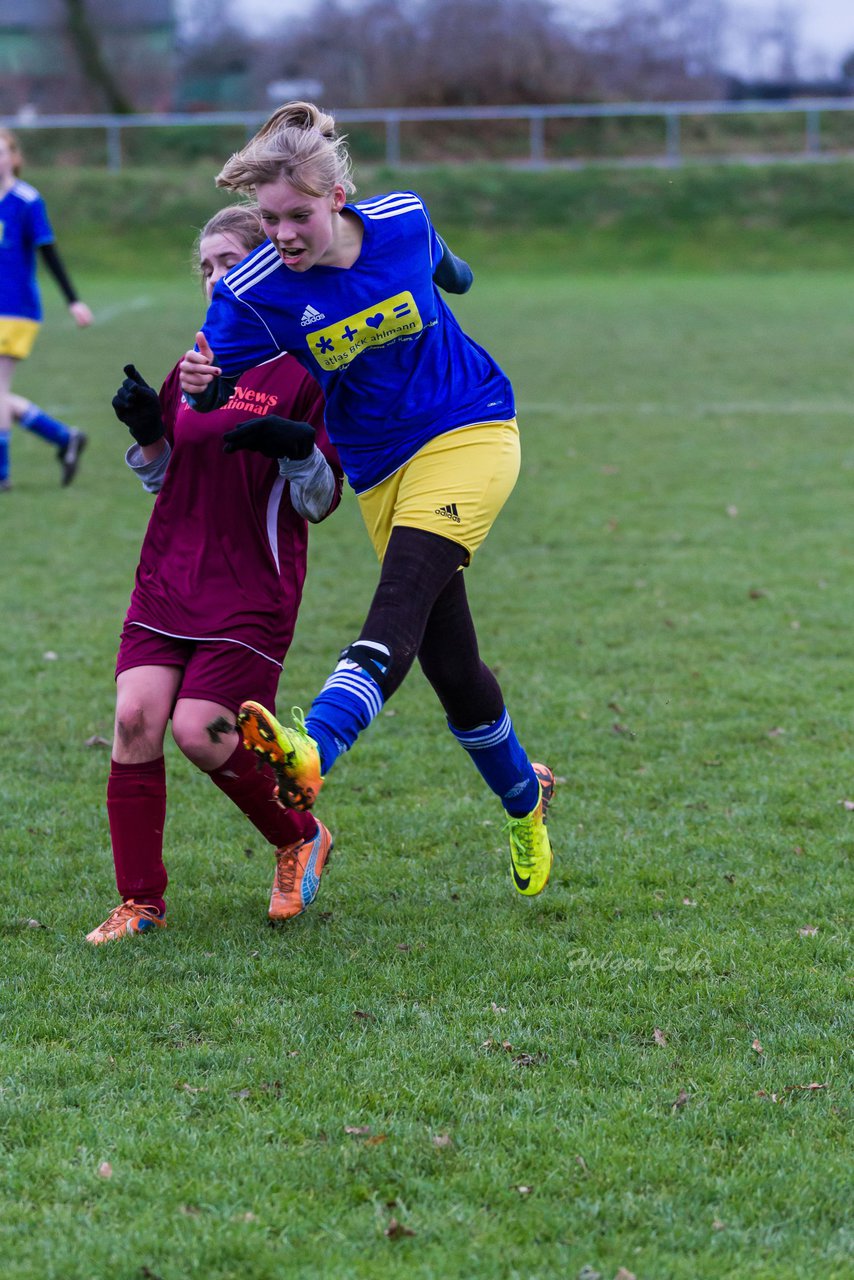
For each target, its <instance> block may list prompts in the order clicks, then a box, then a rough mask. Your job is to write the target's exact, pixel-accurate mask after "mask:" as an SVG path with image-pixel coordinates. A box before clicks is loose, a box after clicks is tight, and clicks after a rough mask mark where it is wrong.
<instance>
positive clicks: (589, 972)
mask: <svg viewBox="0 0 854 1280" xmlns="http://www.w3.org/2000/svg"><path fill="white" fill-rule="evenodd" d="M524 248H525V246H524V245H520V247H519V252H518V255H517V262H518V263H521V262H523V261H524ZM507 261H508V262H509V263H510V264H511V265H510V266H508V267H506V268H505V269H503V270H501V271H497V270H495V271H492V272H482V273H481V274H480V275H479V276H478V278H477V282H476V287H475V289H474V290H473V292H472V294H471V295H470V296H469V297H468V298H466V299H463V300H461V302H460V304H459V306H458V311H459V314H460V315H461V317H462V319H463V321H464V323H465V324H466V325H467V327H469V329H470V330H471V331H472V332H473V333H474V334H475V335H476V336H477V337H478V338H479V339H480V340H481V341H483V342H484V344H485V345H487V346H489V347H490V348H491V349H492V350H493V351H494V352H495V353H496V355H497V356H498V357H499V358H500V359H501V361H502V363H503V364H504V365H505V366H506V367H507V369H508V371H510V373H511V374H512V376H513V379H514V381H515V384H516V386H517V390H518V395H519V416H520V422H521V427H522V431H523V442H524V469H523V475H522V478H521V480H520V483H519V485H518V488H517V490H516V493H515V494H514V496H513V499H512V500H511V502H510V504H509V506H508V508H507V509H506V510H505V512H504V514H503V515H502V517H501V520H500V521H499V523H498V525H497V526H496V528H495V529H494V531H493V533H492V534H491V535H490V538H489V540H488V542H487V544H486V546H485V547H484V549H483V551H482V552H481V553H480V555H479V557H478V559H477V561H476V563H475V566H474V568H473V570H472V571H471V574H470V579H469V582H470V591H471V596H472V600H473V606H474V609H475V612H476V617H477V620H478V624H479V632H480V637H481V645H482V650H483V652H484V656H485V657H486V658H487V660H488V661H489V662H491V663H492V664H493V665H494V666H495V667H496V669H497V670H498V672H499V674H500V678H501V681H502V684H503V687H504V690H505V694H506V697H507V700H508V704H509V706H510V709H511V711H512V712H513V714H514V717H515V719H516V722H517V726H518V728H519V731H520V736H521V737H522V738H523V740H524V742H525V743H526V744H527V745H528V746H529V749H530V750H531V752H532V753H533V754H534V755H535V756H537V757H539V758H542V759H545V760H548V761H549V762H550V763H551V764H552V766H553V767H554V769H555V772H556V773H557V774H558V775H559V777H560V779H561V780H562V782H561V785H560V787H559V789H558V792H557V796H556V800H555V803H554V807H553V811H552V812H553V819H552V824H551V825H552V830H553V840H554V844H555V846H556V849H557V857H556V864H555V871H554V875H553V878H552V882H551V884H550V885H549V887H548V889H547V890H546V892H545V893H544V895H543V896H542V898H540V899H535V900H530V901H527V900H522V899H520V898H519V897H517V896H515V895H514V893H513V890H512V887H511V884H510V881H509V874H508V863H507V858H506V854H505V848H504V837H503V833H502V829H501V812H500V809H499V808H498V806H497V805H496V803H495V802H494V800H493V799H492V798H491V797H490V796H489V795H488V793H487V792H486V791H485V789H484V788H483V787H482V785H481V784H480V783H479V781H478V779H477V777H476V775H475V774H474V771H473V770H472V768H471V766H470V764H469V762H468V760H467V759H466V758H465V756H464V755H463V753H462V752H460V751H459V749H458V748H457V747H456V746H455V744H454V743H453V741H452V740H451V738H450V736H449V735H448V734H447V733H446V732H445V731H444V729H443V723H442V718H441V715H440V713H439V709H438V706H437V705H436V704H435V703H434V701H433V699H432V695H431V694H430V691H429V689H428V687H427V685H426V684H425V682H424V680H423V678H422V677H421V675H420V673H418V672H413V674H412V676H411V677H410V679H409V680H408V681H407V684H406V685H405V686H404V688H403V689H402V690H401V691H400V693H399V694H398V695H397V696H396V697H395V699H394V701H393V702H392V703H391V704H390V706H389V707H388V708H387V710H386V713H385V714H384V716H383V717H382V718H381V720H380V721H379V722H378V723H377V724H376V725H374V726H373V728H372V729H371V730H370V732H369V733H368V734H367V735H366V737H365V739H364V741H363V742H362V743H360V745H359V748H358V749H357V750H356V751H355V752H354V753H353V755H352V756H351V757H349V758H345V759H344V760H343V761H342V762H341V763H340V764H339V765H338V767H337V768H336V770H335V773H334V774H333V775H332V777H331V780H330V781H329V783H328V784H327V787H326V789H325V790H324V793H323V798H322V803H321V813H322V816H323V818H324V820H325V821H326V822H327V823H328V824H329V826H330V827H331V828H332V830H333V831H334V833H335V837H336V857H335V859H334V861H333V864H332V868H331V870H330V873H329V875H328V877H326V878H325V880H324V884H323V888H322V891H321V895H320V898H319V899H318V902H317V904H316V906H315V907H314V908H313V909H312V911H311V912H309V913H308V914H307V915H306V916H305V917H303V918H302V919H300V920H299V921H296V922H294V923H293V924H292V925H291V926H290V927H288V928H285V929H281V930H271V929H270V928H268V927H267V925H266V921H265V911H266V901H267V894H268V890H269V882H270V879H271V875H272V860H271V858H270V856H269V854H268V852H267V851H266V849H265V848H264V846H263V842H262V841H261V839H260V838H259V837H257V836H256V835H255V833H254V831H253V829H252V828H250V827H249V826H248V824H246V822H245V820H243V819H242V818H241V817H240V816H239V815H238V814H237V813H236V811H234V810H232V809H231V807H230V806H229V804H228V802H227V801H226V800H225V798H224V797H223V796H222V795H221V794H220V793H218V792H216V791H215V790H214V788H213V787H212V786H211V785H210V784H209V783H208V782H207V781H206V780H205V779H204V778H203V777H201V776H199V775H198V774H195V773H194V772H193V771H192V769H191V768H190V767H189V766H188V765H187V764H186V762H184V761H183V760H182V758H181V757H180V756H179V755H178V753H177V752H176V751H175V749H174V747H173V746H171V744H170V747H169V748H168V750H167V764H168V769H169V784H170V809H169V819H168V824H167V833H166V834H167V840H166V845H167V863H168V867H169V870H170V873H171V877H172V883H171V888H170V893H169V908H170V928H169V930H168V931H167V932H166V933H165V934H161V935H158V936H156V937H154V938H149V939H145V940H141V941H139V942H138V943H128V944H124V943H122V944H117V945H114V946H111V947H105V948H101V949H99V950H98V951H94V950H92V949H91V948H87V946H86V945H85V944H84V942H83V935H84V934H85V932H86V931H87V930H88V929H90V928H91V927H93V926H94V925H95V924H96V923H98V921H99V920H100V919H101V918H103V916H104V915H105V914H106V912H107V910H108V909H109V908H110V907H111V906H112V905H113V904H114V901H115V886H114V882H113V878H112V864H111V859H110V854H109V840H108V834H107V824H106V815H105V810H104V788H105V782H106V776H107V769H108V754H109V753H108V749H107V747H105V746H103V745H97V744H96V745H90V743H91V740H92V739H93V738H95V739H97V738H101V739H108V738H109V737H110V734H111V727H112V710H113V679H112V671H113V660H114V655H115V648H116V643H117V638H118V633H119V629H120V624H121V619H122V616H123V611H124V609H125V606H126V603H127V598H128V594H129V591H130V585H131V579H132V572H133V568H134V565H135V562H136V554H137V550H138V546H139V542H140V538H141V535H142V532H143V530H144V527H145V522H146V519H147V515H148V511H149V509H150V499H149V498H148V497H147V496H146V495H144V494H143V493H142V491H141V490H139V489H138V486H136V484H135V482H134V481H133V479H132V477H131V476H130V475H129V474H128V473H127V472H126V470H125V468H124V465H123V462H122V455H123V451H124V448H125V445H126V442H127V434H126V432H125V431H124V428H122V427H120V426H119V425H118V424H117V423H116V422H115V421H114V420H113V419H112V415H111V411H110V408H109V400H110V397H111V395H112V393H113V390H114V388H115V387H116V385H117V384H118V381H119V380H120V377H121V366H122V364H123V363H124V362H125V361H127V360H134V361H135V362H136V363H137V364H138V366H139V367H140V368H141V370H142V371H143V372H144V373H145V374H146V375H147V376H148V377H149V378H150V379H151V380H155V379H157V378H160V377H162V376H163V375H164V374H165V373H166V371H167V369H168V368H169V367H170V365H171V363H172V362H173V360H174V359H176V358H177V356H178V355H179V354H180V353H181V352H182V351H183V350H184V348H185V346H186V345H187V344H188V343H189V341H190V340H191V338H192V334H193V332H194V330H195V327H196V324H197V322H198V319H199V317H200V315H201V312H202V308H201V304H200V302H199V299H198V295H197V294H196V292H195V290H194V286H193V285H192V283H191V282H190V281H189V279H188V280H186V281H182V280H180V279H178V280H177V281H176V280H174V279H173V280H169V281H164V280H160V279H147V278H140V277H139V276H136V277H134V278H121V277H120V276H112V277H110V278H108V277H106V276H97V275H93V276H90V277H89V278H87V279H86V280H85V281H81V285H82V284H85V290H83V293H84V296H85V297H86V299H87V301H89V302H90V303H91V305H92V306H93V307H94V308H95V310H96V312H97V313H98V315H99V323H98V325H97V326H96V327H95V328H94V329H92V330H90V331H88V332H86V333H77V332H74V331H72V328H71V325H70V323H69V322H68V321H67V320H66V318H65V317H64V316H63V315H61V314H60V308H59V307H58V306H56V305H54V301H53V299H52V298H51V308H50V313H49V323H48V325H47V326H46V328H45V331H44V333H43V334H42V336H41V338H40V339H39V344H38V347H37V350H36V354H35V355H34V357H33V359H32V360H31V361H30V362H29V364H28V365H27V366H25V367H24V368H23V369H22V370H21V373H20V376H19V378H18V380H17V384H16V389H17V390H18V391H20V392H21V393H23V394H29V395H31V396H33V397H34V398H37V399H38V400H39V401H40V402H41V403H42V404H44V405H45V407H47V408H49V409H52V410H54V411H56V412H58V413H61V414H65V415H67V416H68V417H69V418H70V419H72V420H73V421H74V422H76V423H78V424H80V425H83V426H85V427H86V429H87V430H88V431H89V432H90V435H91V445H90V448H89V451H88V453H87V454H86V455H85V459H84V463H83V466H82V469H81V472H80V476H79V478H78V480H77V481H76V482H75V484H74V485H73V486H72V487H71V488H69V489H67V490H60V489H59V487H58V468H57V465H56V462H55V461H54V459H53V457H52V456H51V453H50V451H49V450H48V449H47V448H46V447H45V446H44V445H43V444H42V443H41V442H40V441H38V440H35V439H33V438H31V437H29V436H25V435H24V434H23V433H22V432H20V431H16V436H15V440H14V482H15V488H14V490H13V491H12V492H11V493H9V494H7V495H3V497H2V507H0V528H2V532H3V542H4V561H5V565H6V571H5V573H4V575H3V577H2V580H0V615H1V616H2V618H3V626H2V633H0V642H2V650H1V651H0V677H2V682H3V687H4V689H5V696H4V698H3V704H2V708H0V732H1V733H2V738H3V746H4V750H3V772H2V782H1V783H0V786H2V792H0V804H1V805H2V814H3V831H2V855H1V856H2V876H3V895H2V907H0V932H2V952H0V957H2V958H1V959H0V967H1V968H2V1008H0V1018H2V1049H0V1148H2V1162H0V1187H1V1188H2V1195H0V1257H2V1259H3V1261H2V1264H0V1271H2V1275H3V1277H4V1280H24V1278H26V1280H31V1278H32V1280H96V1278H97V1280H101V1277H104V1278H106V1277H111V1278H113V1277H115V1278H117V1280H118V1278H120V1280H125V1278H127V1280H137V1278H138V1280H142V1278H148V1280H152V1278H154V1277H159V1278H160V1280H188V1278H193V1280H196V1278H198V1280H224V1278H225V1277H229V1278H230V1277H235V1278H237V1277H251V1278H252V1280H273V1278H274V1277H275V1278H278V1277H285V1276H286V1277H300V1278H302V1277H312V1278H313V1277H317V1278H318V1280H327V1278H329V1277H334V1278H335V1280H337V1278H339V1277H346V1278H349V1277H383V1278H385V1277H388V1278H390V1280H396V1278H397V1277H406V1278H407V1280H408V1278H409V1277H413V1278H417V1280H427V1278H430V1280H451V1278H457V1277H458V1278H460V1280H468V1278H470V1277H490V1278H492V1277H502V1278H504V1277H508V1278H509V1277H518V1278H520V1280H535V1278H536V1280H546V1278H547V1277H549V1278H551V1277H568V1278H570V1280H574V1278H575V1277H579V1276H580V1277H584V1278H586V1280H593V1277H594V1276H596V1275H599V1276H601V1277H602V1280H612V1278H613V1277H615V1276H617V1275H619V1276H621V1277H623V1278H624V1280H625V1276H626V1275H627V1274H630V1275H633V1276H636V1277H637V1280H745V1278H747V1277H750V1278H756V1280H758V1278H762V1280H772V1278H773V1280H788V1278H793V1277H798V1278H803V1280H817V1278H818V1277H822V1280H831V1278H837V1280H842V1278H843V1277H850V1276H851V1274H852V1266H854V1263H852V1254H851V1236H850V1232H849V1231H848V1230H847V1228H846V1218H847V1215H848V1214H849V1213H850V1181H849V1179H848V1174H850V1148H849V1149H848V1150H846V1147H845V1138H844V1133H845V1128H844V1126H845V1121H846V1106H847V1101H848V1097H847V1093H846V1087H847V1083H848V1082H850V1062H849V1061H847V1060H846V1056H845V1055H846V1050H847V1047H848V1042H847V1041H846V1037H845V1030H846V1017H845V998H846V990H847V988H846V970H845V964H846V924H847V907H848V905H850V903H846V892H847V890H848V889H849V888H850V879H849V880H847V881H846V879H845V876H846V858H847V855H850V852H851V850H852V845H854V836H853V835H852V832H854V827H852V824H854V812H851V809H852V807H854V805H852V802H854V777H852V759H853V757H854V752H853V751H852V745H854V738H852V725H851V657H852V640H851V636H852V628H851V580H852V542H851V490H852V482H854V441H852V435H851V406H852V403H854V364H852V360H851V350H852V339H854V328H853V327H852V310H851V297H852V287H854V279H852V276H851V275H844V274H839V275H830V274H825V275H822V274H815V275H807V274H805V273H801V274H799V273H798V272H797V271H792V272H789V273H778V274H767V275H762V276H760V275H747V274H744V275H734V274H731V275H726V274H716V275H703V274H697V275H695V276H693V277H677V276H673V275H670V276H656V275H644V274H633V275H629V276H624V277H617V276H614V275H609V274H601V275H596V274H587V275H585V276H573V275H571V274H569V273H566V272H563V271H558V272H554V273H552V274H551V275H545V274H544V273H543V272H542V271H538V272H537V273H535V274H526V273H525V272H524V270H521V269H518V268H517V269H515V270H514V269H512V262H513V254H512V252H508V254H507ZM475 266H476V267H477V263H476V262H475ZM45 291H46V293H47V291H48V286H46V290H45ZM375 578H376V569H375V566H374V563H373V560H372V554H371V551H370V548H369V545H368V541H367V538H366V537H365V535H364V533H363V530H362V528H361V525H360V521H359V518H358V514H357V512H356V508H355V503H354V501H353V500H352V495H349V497H348V499H347V500H345V504H344V506H343V508H342V510H341V511H340V512H339V513H338V514H336V516H335V517H334V518H333V519H332V520H331V521H329V522H328V524H327V525H325V526H323V527H321V528H320V529H318V530H316V531H315V533H314V535H313V545H312V553H311V568H310V573H309V581H308V586H307V592H306V599H305V604H304V608H303V612H302V615H301V620H300V625H299V629H298V634H297V640H296V642H295V645H294V649H293V651H292V655H291V658H290V660H289V663H288V667H287V670H286V673H285V676H284V679H283V683H282V686H281V692H280V698H281V705H284V706H288V705H290V703H292V702H296V703H301V704H303V705H307V703H308V701H309V700H310V697H311V694H312V693H313V692H314V691H315V690H316V688H317V686H318V685H319V683H320V681H321V680H322V679H323V678H324V677H325V675H326V673H327V671H328V669H329V668H330V665H331V664H332V662H333V661H334V659H335V656H336V654H337V651H338V648H339V647H340V646H341V645H342V644H343V643H345V642H347V641H348V640H349V639H350V638H351V637H352V636H353V635H354V633H355V631H356V629H357V628H358V626H359V625H360V623H361V620H362V617H363V614H364V612H365V609H366V606H367V602H368V599H369V597H370V593H371V590H372V586H373V583H374V581H375ZM845 802H848V803H847V804H846V803H845ZM849 1007H850V1006H849ZM847 1026H848V1029H849V1030H850V1022H848V1023H847ZM806 1086H815V1087H814V1088H807V1087H806ZM107 1174H109V1176H105V1175H107ZM846 1204H848V1206H849V1209H848V1210H847V1211H846V1208H845V1206H846ZM395 1224H397V1225H395Z"/></svg>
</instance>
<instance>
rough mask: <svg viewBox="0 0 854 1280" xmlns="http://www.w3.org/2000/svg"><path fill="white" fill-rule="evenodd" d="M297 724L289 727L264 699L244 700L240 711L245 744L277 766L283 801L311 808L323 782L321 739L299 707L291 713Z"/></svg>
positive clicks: (283, 802) (274, 766)
mask: <svg viewBox="0 0 854 1280" xmlns="http://www.w3.org/2000/svg"><path fill="white" fill-rule="evenodd" d="M291 714H292V715H293V718H294V727H293V728H292V729H286V728H285V726H284V725H281V724H279V722H278V720H277V719H276V717H275V716H274V715H273V713H272V712H271V711H267V709H266V708H265V707H262V706H261V704H260V702H244V703H243V704H242V705H241V707H240V710H239V711H238V713H237V723H238V725H239V727H240V731H241V733H242V734H243V745H244V747H246V749H247V750H248V751H254V752H255V754H256V755H258V756H260V757H261V758H262V760H266V761H267V763H268V764H270V765H271V766H272V768H273V771H274V773H275V775H276V778H277V779H278V783H279V803H280V804H283V805H284V806H285V808H287V809H300V810H304V809H310V808H311V807H312V805H313V804H314V802H315V800H316V799H317V795H318V792H319V791H320V788H321V787H322V786H323V778H322V777H321V775H320V755H319V753H318V750H317V743H316V742H315V741H314V739H313V738H310V737H309V736H308V734H307V733H306V731H305V721H304V719H303V714H302V711H300V709H299V707H294V708H293V711H292V713H291Z"/></svg>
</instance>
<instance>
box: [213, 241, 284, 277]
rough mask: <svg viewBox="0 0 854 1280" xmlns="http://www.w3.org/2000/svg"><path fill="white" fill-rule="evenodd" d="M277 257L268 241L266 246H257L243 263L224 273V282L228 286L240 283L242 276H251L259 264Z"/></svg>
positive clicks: (273, 246)
mask: <svg viewBox="0 0 854 1280" xmlns="http://www.w3.org/2000/svg"><path fill="white" fill-rule="evenodd" d="M271 256H273V257H278V256H279V255H278V253H277V251H276V246H275V245H274V244H273V243H272V242H271V241H270V240H268V241H267V243H266V244H263V245H259V246H258V248H257V249H255V250H254V251H253V252H252V253H251V254H250V256H249V257H248V258H246V259H244V261H243V262H238V264H237V266H236V267H232V268H231V270H230V271H227V272H226V273H225V280H226V282H227V283H228V284H229V285H232V286H233V285H234V284H235V283H238V284H239V283H240V281H241V280H242V279H243V278H244V276H248V275H251V274H252V272H253V271H254V270H255V269H256V267H257V266H258V263H259V262H268V261H269V259H270V257H271Z"/></svg>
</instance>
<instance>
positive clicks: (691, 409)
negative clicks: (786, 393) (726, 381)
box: [519, 399, 854, 418]
mask: <svg viewBox="0 0 854 1280" xmlns="http://www.w3.org/2000/svg"><path fill="white" fill-rule="evenodd" d="M519 408H520V410H521V411H522V412H523V413H560V414H566V415H569V416H570V417H582V416H588V417H594V416H596V415H597V414H613V415H615V416H622V417H628V416H631V415H634V416H636V417H650V418H651V417H678V418H702V417H727V416H739V415H742V416H745V417H747V416H749V415H750V414H757V415H764V416H771V417H773V416H775V415H777V416H782V415H787V416H794V415H798V416H801V415H810V414H814V415H816V416H818V415H820V414H836V413H844V414H851V413H854V400H787V401H783V402H779V401H771V400H724V401H720V402H715V401H708V402H702V403H697V404H656V403H652V402H650V401H646V400H638V401H603V402H602V403H585V402H584V401H573V400H571V399H567V400H563V401H556V400H554V401H551V400H531V401H523V402H521V403H520V405H519Z"/></svg>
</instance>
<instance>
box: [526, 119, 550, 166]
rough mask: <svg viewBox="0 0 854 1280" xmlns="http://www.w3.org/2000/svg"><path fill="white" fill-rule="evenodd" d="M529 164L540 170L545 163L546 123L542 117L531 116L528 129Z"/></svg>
mask: <svg viewBox="0 0 854 1280" xmlns="http://www.w3.org/2000/svg"><path fill="white" fill-rule="evenodd" d="M530 147H531V164H532V165H533V167H534V168H536V169H542V167H543V165H544V164H545V163H546V121H545V117H544V116H539V115H537V116H531V127H530Z"/></svg>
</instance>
